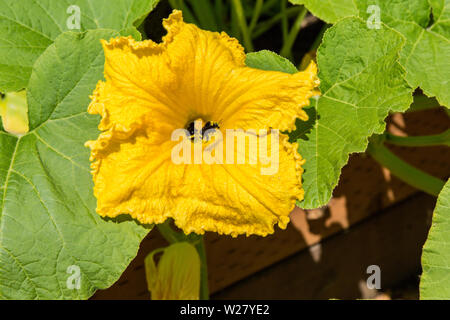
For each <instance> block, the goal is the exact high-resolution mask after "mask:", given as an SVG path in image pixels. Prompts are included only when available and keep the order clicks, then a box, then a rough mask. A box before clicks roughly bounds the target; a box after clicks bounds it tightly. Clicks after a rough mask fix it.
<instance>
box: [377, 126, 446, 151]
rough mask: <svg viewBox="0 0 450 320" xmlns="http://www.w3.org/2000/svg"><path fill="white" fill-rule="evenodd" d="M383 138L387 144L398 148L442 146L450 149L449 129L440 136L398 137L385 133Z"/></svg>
mask: <svg viewBox="0 0 450 320" xmlns="http://www.w3.org/2000/svg"><path fill="white" fill-rule="evenodd" d="M385 138H386V142H387V143H389V144H395V145H399V146H407V147H427V146H440V145H444V146H449V147H450V129H448V130H447V131H445V132H443V133H440V134H434V135H429V136H416V137H400V136H396V135H393V134H391V133H386V134H385Z"/></svg>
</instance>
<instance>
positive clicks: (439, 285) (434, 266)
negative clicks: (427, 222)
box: [420, 180, 450, 300]
mask: <svg viewBox="0 0 450 320" xmlns="http://www.w3.org/2000/svg"><path fill="white" fill-rule="evenodd" d="M422 268H423V273H422V277H421V278H420V298H421V299H445V300H448V299H450V180H447V183H446V184H445V186H444V188H443V189H442V191H441V193H440V194H439V198H438V200H437V204H436V209H435V211H434V214H433V224H432V226H431V229H430V233H429V235H428V239H427V241H426V242H425V246H424V247H423V254H422Z"/></svg>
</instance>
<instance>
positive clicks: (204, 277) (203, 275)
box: [195, 236, 209, 300]
mask: <svg viewBox="0 0 450 320" xmlns="http://www.w3.org/2000/svg"><path fill="white" fill-rule="evenodd" d="M195 248H196V249H197V252H198V255H199V256H200V300H209V287H208V263H207V261H206V250H205V241H204V239H203V236H202V237H201V239H200V241H199V242H198V243H197V244H196V245H195Z"/></svg>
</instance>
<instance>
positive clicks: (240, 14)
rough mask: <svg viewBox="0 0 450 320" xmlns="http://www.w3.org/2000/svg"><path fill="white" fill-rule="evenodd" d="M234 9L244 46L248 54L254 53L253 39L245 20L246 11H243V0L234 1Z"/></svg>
mask: <svg viewBox="0 0 450 320" xmlns="http://www.w3.org/2000/svg"><path fill="white" fill-rule="evenodd" d="M233 8H234V10H235V12H236V16H237V18H238V23H239V27H240V28H241V32H242V39H243V41H244V46H245V48H246V49H247V52H252V51H253V43H252V38H251V37H250V34H249V32H248V28H247V21H246V20H245V15H244V10H243V9H242V3H241V0H233Z"/></svg>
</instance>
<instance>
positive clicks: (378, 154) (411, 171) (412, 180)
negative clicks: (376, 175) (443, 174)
mask: <svg viewBox="0 0 450 320" xmlns="http://www.w3.org/2000/svg"><path fill="white" fill-rule="evenodd" d="M383 142H384V139H383V138H382V136H378V137H375V138H373V139H371V141H370V143H369V146H368V148H367V152H368V153H369V154H370V155H371V156H372V157H373V158H374V159H375V160H376V161H378V162H379V163H380V164H381V165H382V166H384V167H386V168H387V169H389V170H390V171H391V172H392V174H393V175H395V176H396V177H398V178H400V179H402V180H403V181H405V182H406V183H408V184H410V185H411V186H413V187H415V188H417V189H419V190H422V191H425V192H426V193H429V194H431V195H433V196H436V197H437V196H438V195H439V192H440V191H441V190H442V188H443V187H444V184H445V182H444V181H442V180H441V179H438V178H436V177H433V176H432V175H429V174H428V173H425V172H423V171H422V170H419V169H417V168H415V167H413V166H411V165H410V164H408V163H406V162H405V161H403V160H402V159H400V158H399V157H397V156H396V155H394V154H393V153H392V152H391V151H390V150H389V149H388V148H386V147H385V146H384V144H383Z"/></svg>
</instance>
